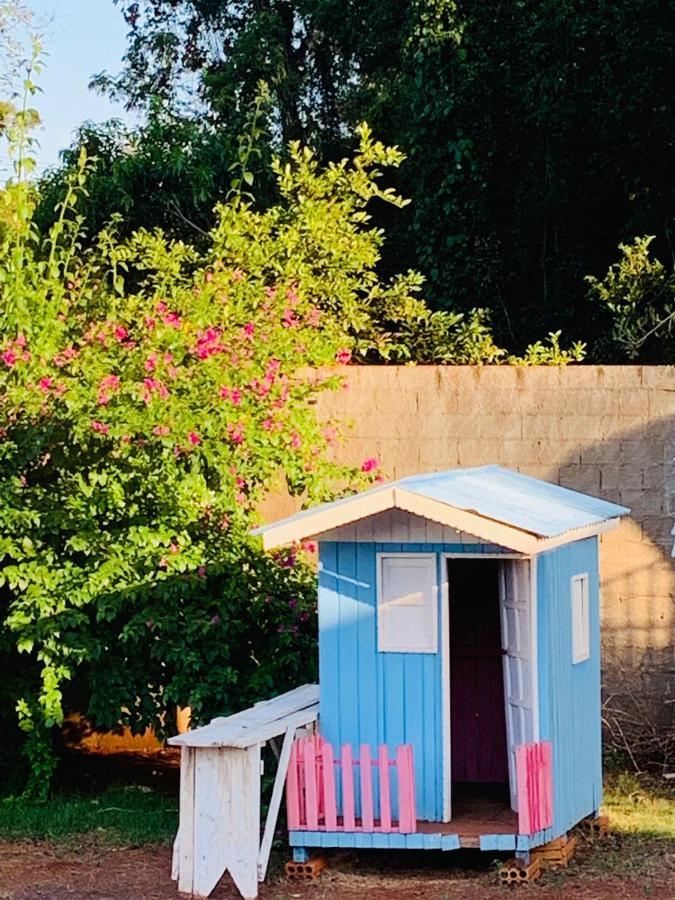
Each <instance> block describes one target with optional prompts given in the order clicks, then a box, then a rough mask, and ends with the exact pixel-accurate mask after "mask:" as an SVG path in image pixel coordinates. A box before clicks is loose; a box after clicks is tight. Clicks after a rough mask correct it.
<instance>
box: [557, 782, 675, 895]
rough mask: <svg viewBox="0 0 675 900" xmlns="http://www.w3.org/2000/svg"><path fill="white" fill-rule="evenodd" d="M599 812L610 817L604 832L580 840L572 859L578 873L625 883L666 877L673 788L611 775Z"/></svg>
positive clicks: (674, 832)
mask: <svg viewBox="0 0 675 900" xmlns="http://www.w3.org/2000/svg"><path fill="white" fill-rule="evenodd" d="M602 812H603V813H605V814H607V815H608V816H609V824H610V833H609V836H608V837H607V838H606V839H605V840H601V841H597V840H594V841H582V843H581V846H580V847H579V853H578V854H577V857H576V862H577V863H578V865H579V872H580V874H588V875H594V876H604V875H613V876H615V877H619V878H622V879H627V880H629V881H632V880H634V879H638V880H639V879H644V878H650V877H653V878H655V879H657V880H658V879H663V878H664V877H666V876H667V873H668V871H669V866H670V865H671V864H670V862H669V857H670V856H671V855H672V848H673V842H674V841H675V793H674V792H673V789H672V787H670V786H669V785H668V783H667V782H665V781H663V780H661V779H655V778H637V777H636V776H635V775H632V774H629V773H620V774H613V775H610V776H608V777H607V778H606V780H605V802H604V804H603V808H602ZM580 833H581V834H583V831H582V830H580ZM566 871H568V870H566ZM569 871H572V870H569ZM552 877H557V878H558V879H563V878H564V877H565V875H564V873H563V872H559V873H556V876H552Z"/></svg>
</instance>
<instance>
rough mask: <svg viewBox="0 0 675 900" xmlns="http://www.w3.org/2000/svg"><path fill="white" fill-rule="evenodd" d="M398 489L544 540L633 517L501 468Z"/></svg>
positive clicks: (418, 480) (406, 482)
mask: <svg viewBox="0 0 675 900" xmlns="http://www.w3.org/2000/svg"><path fill="white" fill-rule="evenodd" d="M395 484H396V485H400V487H402V488H404V489H405V490H407V491H412V492H413V493H416V494H421V495H422V496H423V497H428V498H429V499H431V500H438V501H439V502H441V503H446V504H447V505H448V506H453V507H455V508H456V509H463V510H466V511H467V512H475V513H477V514H478V515H479V516H485V517H486V518H488V519H493V520H495V521H496V522H502V523H503V524H504V525H510V526H511V527H513V528H519V529H521V530H522V531H527V532H529V533H530V534H536V535H537V536H539V537H557V536H558V535H561V534H564V533H565V532H566V531H571V530H573V529H575V528H583V527H584V526H586V525H593V524H595V523H597V522H603V521H605V520H607V519H615V518H617V517H619V516H624V515H627V514H628V513H629V512H630V510H629V509H628V508H627V507H625V506H618V505H617V504H616V503H609V502H608V501H607V500H600V499H599V498H597V497H592V496H590V495H589V494H581V493H579V492H578V491H572V490H570V489H569V488H564V487H560V485H557V484H551V483H549V482H548V481H541V479H539V478H532V477H530V476H529V475H521V474H520V473H519V472H513V471H511V470H510V469H504V468H502V466H480V467H479V468H475V469H449V470H448V471H447V472H438V473H436V474H433V475H413V476H412V477H410V478H402V479H401V480H400V481H397V482H395Z"/></svg>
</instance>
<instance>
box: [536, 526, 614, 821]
mask: <svg viewBox="0 0 675 900" xmlns="http://www.w3.org/2000/svg"><path fill="white" fill-rule="evenodd" d="M597 541H598V539H597V537H593V538H587V539H586V540H582V541H576V542H575V543H573V544H567V545H565V546H563V547H559V548H557V549H555V550H551V551H549V552H548V553H542V554H541V555H540V556H539V557H538V558H537V592H538V596H539V598H540V600H539V603H538V605H537V620H538V621H537V631H538V645H539V697H540V704H539V706H540V725H539V737H540V739H541V740H545V741H550V742H551V745H552V773H553V828H552V832H551V835H552V836H554V837H555V836H558V835H560V834H563V833H564V832H566V831H568V830H569V829H570V828H572V827H573V826H574V825H575V824H576V823H577V822H579V821H580V820H581V819H583V818H584V817H585V816H588V815H590V814H591V813H592V812H593V811H594V810H596V809H598V807H599V806H600V803H601V801H602V759H601V721H600V715H601V704H600V614H599V576H598V555H597ZM584 572H587V573H588V576H589V578H588V580H589V613H590V616H589V618H590V650H591V652H590V657H589V659H587V660H584V661H583V662H580V663H576V664H574V663H573V662H572V612H571V585H570V580H571V578H572V576H573V575H578V574H581V573H584Z"/></svg>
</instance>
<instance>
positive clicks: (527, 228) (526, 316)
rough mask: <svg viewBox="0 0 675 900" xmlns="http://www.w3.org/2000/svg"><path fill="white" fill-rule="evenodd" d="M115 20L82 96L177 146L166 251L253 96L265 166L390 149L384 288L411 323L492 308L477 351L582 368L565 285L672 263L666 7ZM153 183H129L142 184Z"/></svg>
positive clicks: (555, 4) (194, 210)
mask: <svg viewBox="0 0 675 900" xmlns="http://www.w3.org/2000/svg"><path fill="white" fill-rule="evenodd" d="M119 5H120V8H121V12H123V13H124V15H125V16H126V19H127V22H128V23H129V26H130V36H129V46H128V55H127V64H126V68H125V70H124V71H123V73H122V75H121V76H119V77H117V78H112V77H110V76H100V77H99V78H98V79H97V81H98V84H99V85H100V86H102V87H104V88H106V89H108V90H110V91H111V92H113V93H116V94H117V95H118V96H120V97H121V98H123V99H124V100H125V101H126V102H127V103H129V104H130V105H132V106H135V107H136V108H139V109H141V110H143V111H147V110H148V109H149V104H150V103H151V104H153V109H154V110H155V112H154V116H155V124H153V126H152V128H156V123H157V122H158V121H160V120H161V119H162V116H169V115H170V116H174V117H175V118H176V120H177V121H180V122H181V123H183V124H182V125H181V126H180V127H179V128H178V132H179V133H180V134H182V135H183V139H184V140H185V143H184V145H183V150H184V154H185V157H186V158H188V159H189V158H190V156H191V155H192V150H191V147H192V146H193V145H195V146H196V147H197V148H198V149H197V150H196V152H195V154H194V155H195V158H196V159H197V160H198V164H197V165H196V166H195V167H194V168H192V167H187V168H188V169H189V171H186V173H185V178H184V180H183V181H182V183H180V184H179V185H178V191H177V194H176V196H175V197H173V198H172V201H173V202H172V210H173V215H172V216H171V225H172V227H174V228H176V229H177V232H178V233H181V234H182V235H185V234H186V233H189V224H188V223H187V222H186V221H185V220H186V219H189V220H190V221H193V222H195V223H196V224H198V225H200V227H204V225H203V223H204V222H205V221H207V220H208V218H209V215H210V201H209V200H208V199H200V186H202V185H205V184H209V185H210V186H213V188H214V190H215V193H216V195H218V192H219V191H222V190H223V189H224V186H223V182H222V167H220V169H219V166H218V163H217V160H218V159H220V158H222V157H223V156H225V157H227V155H228V153H231V151H232V147H233V146H234V143H235V136H236V135H238V134H239V133H240V132H241V131H242V123H243V121H244V120H245V115H246V110H247V108H248V106H249V105H250V103H251V102H252V101H253V98H254V97H255V95H256V91H257V85H258V81H259V79H261V78H262V79H265V80H266V82H267V83H268V84H269V86H270V90H271V93H272V109H271V114H270V123H271V128H270V132H269V139H268V146H269V145H271V146H273V147H276V148H277V149H279V148H281V147H282V146H283V145H284V142H286V141H287V140H289V139H301V140H302V141H303V142H305V143H309V144H311V145H312V146H314V147H315V148H316V149H317V152H318V153H319V158H321V159H335V158H337V157H338V156H340V155H342V154H343V153H344V151H345V143H348V141H349V138H348V135H350V134H351V133H352V130H353V127H354V126H355V124H356V123H357V122H359V121H361V120H363V119H365V120H367V121H368V122H369V123H370V125H371V127H373V130H374V131H375V133H377V134H378V136H379V137H380V138H381V139H383V140H384V141H385V142H386V143H388V144H396V145H398V146H400V147H401V149H402V151H403V152H404V153H405V154H406V156H407V159H406V161H405V163H404V164H403V165H402V167H401V169H400V172H399V175H398V180H397V185H398V188H399V190H400V191H401V193H402V194H404V195H405V196H408V197H411V198H413V199H414V202H413V203H412V204H411V206H410V207H408V208H407V209H406V210H405V212H404V214H403V215H397V216H396V217H392V216H391V214H390V211H389V210H388V209H387V208H386V207H381V208H379V209H376V210H375V214H376V217H377V220H378V221H379V222H381V223H382V224H384V225H385V226H386V228H387V231H388V233H389V234H390V241H389V243H388V248H387V249H386V251H385V255H384V269H385V271H394V270H395V271H399V270H400V269H401V267H402V268H406V267H412V268H415V269H417V270H419V271H420V272H422V273H423V274H424V275H425V277H426V279H427V287H426V293H427V297H428V299H429V300H430V302H431V305H432V308H436V309H452V310H454V311H467V310H469V309H471V308H474V307H477V308H490V309H492V311H493V319H494V323H495V327H496V329H497V331H496V336H497V340H498V342H500V343H503V344H506V345H507V346H509V347H510V348H512V349H513V350H517V349H522V348H523V347H524V346H525V345H526V344H527V343H528V341H532V340H535V339H536V338H537V337H538V336H539V335H540V334H543V333H546V332H548V331H552V330H558V329H560V328H562V329H563V330H564V332H565V333H566V334H573V335H574V336H580V337H583V338H584V339H585V340H587V341H588V342H589V344H591V345H592V346H597V347H598V348H599V350H601V349H602V347H603V346H604V345H603V342H602V341H599V340H598V339H599V338H600V337H601V336H602V329H603V327H604V324H605V320H604V319H603V318H602V317H597V316H596V314H595V309H594V307H593V304H591V303H588V301H587V298H586V289H585V285H584V276H585V275H586V274H588V273H592V274H595V275H596V276H597V275H599V274H600V273H601V272H603V271H604V270H606V268H607V267H608V265H609V264H610V262H611V261H612V260H613V256H614V248H615V247H616V245H617V244H618V243H620V242H624V243H626V242H629V241H631V240H632V239H633V237H634V236H635V235H636V234H637V235H641V234H653V235H655V236H656V238H655V242H654V245H653V250H654V252H655V253H656V255H657V257H658V258H660V259H661V260H663V261H664V264H667V265H668V266H671V265H672V250H671V243H672V241H671V232H672V226H673V210H674V205H675V204H674V200H675V197H674V187H673V179H672V171H673V162H674V159H673V156H674V145H675V140H674V138H675V135H674V127H675V124H674V123H675V110H674V108H673V98H674V96H675V95H674V93H673V91H672V87H671V86H672V84H673V80H674V76H675V67H674V65H673V59H674V57H673V54H672V46H673V37H674V27H673V23H674V22H675V17H674V16H673V15H672V13H673V10H672V4H671V3H663V2H661V0H639V2H636V0H613V2H607V0H600V2H596V3H587V2H582V0H565V2H560V0H545V2H541V0H537V2H532V0H517V2H511V3H483V2H476V0H380V2H378V3H363V2H351V0H309V2H308V0H263V2H258V0H255V2H253V0H233V2H229V3H222V2H221V0H137V2H129V0H119ZM158 110H163V112H162V113H161V114H160V113H159V112H158ZM169 111H170V112H169ZM191 127H196V128H197V131H198V132H199V137H198V138H194V139H192V138H189V137H188V135H187V132H188V131H189V129H190V128H191ZM106 135H107V136H106ZM111 135H112V132H107V133H106V131H105V129H104V131H103V136H101V140H103V141H104V142H106V141H109V140H110V136H111ZM90 137H91V136H90ZM143 140H145V138H144V139H143ZM167 141H168V149H167V154H166V156H165V159H166V160H167V162H166V165H167V166H168V165H169V160H172V161H173V162H172V163H171V165H173V166H174V167H177V166H179V165H184V163H180V162H179V157H180V153H179V151H178V148H177V143H176V141H177V139H176V141H175V140H174V137H173V136H170V137H167ZM153 146H154V148H155V149H156V150H157V149H158V146H159V145H158V142H157V140H155V142H154V144H153ZM108 149H109V150H110V148H108ZM120 155H121V154H120V153H118V152H117V151H114V150H113V151H111V152H108V153H107V154H106V160H107V162H106V169H107V171H108V173H109V176H110V177H109V180H108V182H107V183H109V184H111V185H113V186H115V185H117V184H119V183H122V184H123V183H125V180H126V179H127V178H128V174H129V171H130V170H131V169H133V167H134V165H135V164H134V163H132V162H130V161H128V160H122V159H120ZM118 159H119V162H118V163H116V162H114V160H118ZM161 171H162V166H160V167H159V169H157V167H156V166H154V165H149V166H148V167H147V173H148V179H149V182H148V186H151V185H156V184H158V183H159V179H160V175H161ZM169 182H170V183H171V179H169ZM115 190H116V188H115V187H112V188H110V189H109V191H108V192H106V190H104V189H102V191H101V195H100V199H101V201H102V203H101V209H103V210H107V211H108V212H109V211H110V210H111V209H114V208H117V207H116V205H115V204H116V202H117V201H116V200H115ZM156 193H157V192H156V191H152V190H150V191H147V192H140V191H139V192H136V195H135V196H132V195H131V193H130V192H127V193H126V195H125V196H126V198H127V204H128V205H127V209H126V210H125V212H126V213H127V214H128V216H129V217H130V219H131V220H132V221H135V222H136V224H140V223H143V224H146V225H147V224H148V221H146V220H145V217H146V213H147V211H148V210H147V207H148V205H149V206H150V210H151V214H152V215H155V214H156V210H155V202H154V200H153V201H151V202H150V204H148V202H147V199H146V198H147V197H148V196H154V195H156ZM259 196H261V197H264V192H260V194H259ZM97 199H98V198H97ZM177 209H179V210H180V211H182V212H183V213H184V217H181V215H180V214H179V212H177V211H176V210H177ZM160 215H162V216H163V215H165V210H162V211H160ZM161 221H164V220H163V219H161ZM666 261H667V263H666ZM610 358H611V355H610Z"/></svg>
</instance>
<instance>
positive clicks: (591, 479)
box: [559, 465, 600, 494]
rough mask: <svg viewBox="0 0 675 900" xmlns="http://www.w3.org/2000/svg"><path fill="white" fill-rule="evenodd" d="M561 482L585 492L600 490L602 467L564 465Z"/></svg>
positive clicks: (561, 471)
mask: <svg viewBox="0 0 675 900" xmlns="http://www.w3.org/2000/svg"><path fill="white" fill-rule="evenodd" d="M559 479H560V484H562V485H563V486H564V487H569V488H572V489H573V490H575V491H581V492H582V493H585V494H593V493H598V492H599V490H600V469H599V468H598V467H597V466H584V465H576V466H562V467H561V468H560V472H559Z"/></svg>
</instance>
